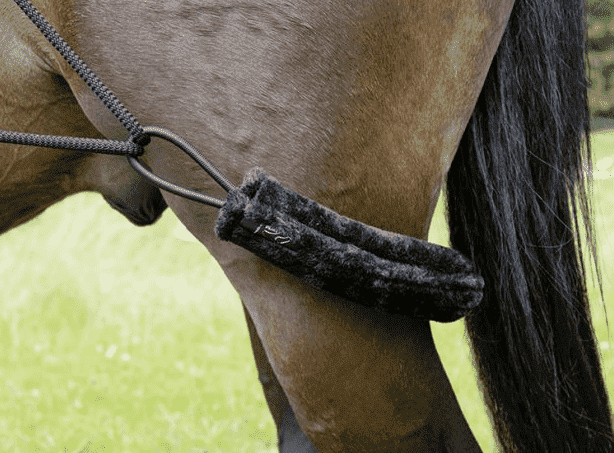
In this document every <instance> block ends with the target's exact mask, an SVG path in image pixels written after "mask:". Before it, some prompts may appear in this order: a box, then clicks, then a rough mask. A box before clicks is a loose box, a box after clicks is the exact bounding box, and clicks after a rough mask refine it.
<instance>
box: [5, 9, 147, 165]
mask: <svg viewBox="0 0 614 453" xmlns="http://www.w3.org/2000/svg"><path fill="white" fill-rule="evenodd" d="M13 1H14V2H15V3H16V4H17V5H18V6H19V7H20V8H21V10H22V11H23V12H24V13H25V14H26V15H27V16H28V18H29V19H30V20H31V21H32V22H33V23H34V25H36V26H37V27H38V29H39V30H40V31H41V32H42V33H43V35H44V36H45V38H47V40H48V41H49V42H50V43H51V44H52V45H53V47H55V48H56V49H57V51H58V52H60V54H61V55H62V57H64V59H65V60H66V61H67V62H68V63H69V64H70V65H71V66H72V68H73V69H74V70H75V71H76V72H77V74H79V76H80V77H81V78H82V79H83V80H84V81H85V83H87V85H88V86H89V87H90V89H91V90H92V91H93V92H94V94H95V95H96V96H98V98H99V99H100V100H101V101H102V102H103V103H104V105H105V106H107V108H108V109H109V110H111V112H112V113H113V114H114V115H115V116H116V117H117V119H118V120H119V121H120V122H121V124H122V125H123V126H124V127H125V128H126V129H127V130H128V132H130V138H129V139H128V140H126V141H118V140H106V139H92V138H79V137H63V136H57V135H40V134H28V133H23V132H13V131H3V130H0V141H1V142H6V143H12V144H15V145H34V146H44V147H47V148H63V149H71V150H81V151H94V152H99V153H105V154H126V155H130V156H140V155H141V154H143V147H144V146H146V145H147V144H148V143H149V141H150V138H149V136H148V135H147V134H145V133H144V132H143V127H142V126H141V125H140V124H139V122H138V121H137V120H136V118H135V117H134V116H133V115H132V113H130V112H129V111H128V109H126V107H124V105H123V104H122V103H121V102H120V101H119V99H117V96H115V94H114V93H113V92H112V91H111V90H110V89H109V88H107V87H106V86H105V84H104V83H103V82H102V81H101V80H100V79H99V78H98V76H97V75H96V74H95V73H94V72H93V71H92V70H91V69H90V68H89V67H88V65H86V64H85V62H84V61H83V60H82V59H81V58H80V57H79V55H77V54H76V53H75V51H74V50H73V49H72V48H71V47H70V46H69V45H68V43H67V42H66V41H64V39H62V37H61V36H60V35H59V34H58V32H57V31H56V29H55V28H53V27H52V26H51V24H50V23H49V22H48V21H47V19H45V18H44V17H43V16H42V15H41V14H40V12H39V11H38V10H37V9H36V7H34V5H32V4H31V3H30V2H29V1H27V0H13Z"/></svg>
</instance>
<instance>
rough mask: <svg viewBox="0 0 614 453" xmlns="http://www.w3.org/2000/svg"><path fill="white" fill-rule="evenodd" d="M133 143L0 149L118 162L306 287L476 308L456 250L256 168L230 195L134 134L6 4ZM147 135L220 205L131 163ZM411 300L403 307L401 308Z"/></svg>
mask: <svg viewBox="0 0 614 453" xmlns="http://www.w3.org/2000/svg"><path fill="white" fill-rule="evenodd" d="M14 1H15V3H17V4H18V5H19V7H20V8H21V9H22V10H23V11H24V13H25V14H26V15H27V16H28V17H29V18H30V20H32V22H33V23H34V24H35V25H36V26H37V27H38V28H39V29H40V30H41V32H42V33H43V34H44V35H45V37H46V38H47V39H48V40H49V41H50V42H51V43H52V44H53V45H54V47H55V48H56V49H57V50H58V51H59V52H60V53H61V55H62V56H63V57H64V58H65V59H66V61H67V62H68V63H70V64H71V66H72V67H73V69H75V71H76V72H77V73H79V75H80V76H81V78H82V79H83V80H85V81H86V82H87V83H88V85H89V86H90V87H91V88H92V91H93V92H94V93H95V94H96V95H97V96H98V97H99V98H100V99H101V101H103V102H104V104H105V105H106V106H107V107H108V108H109V109H110V110H111V111H112V112H113V113H114V114H115V115H116V117H117V118H118V119H119V120H120V121H121V122H122V124H123V125H124V127H126V129H128V130H129V132H130V134H131V136H130V138H129V139H128V140H126V141H125V142H121V141H120V142H118V141H115V140H104V139H81V138H76V137H75V138H73V137H55V136H41V135H38V134H26V133H18V132H11V131H2V130H0V142H4V143H12V144H21V145H36V146H45V147H55V148H62V149H75V150H81V151H89V152H100V153H109V154H126V155H128V159H129V161H130V163H131V165H132V166H133V168H134V169H135V170H136V171H138V172H139V173H140V174H141V175H142V176H143V177H145V178H147V179H148V180H149V181H150V182H151V183H153V184H155V185H157V186H158V187H160V188H162V189H165V190H169V191H171V192H172V193H175V194H177V195H180V196H184V197H186V198H189V199H192V200H195V201H199V202H201V203H205V204H209V205H212V206H215V207H218V208H220V213H219V216H218V221H217V225H216V233H217V235H218V236H219V237H220V239H222V240H226V241H231V242H233V243H235V244H237V245H240V246H241V247H243V248H245V249H247V250H249V251H251V252H253V253H254V254H256V255H257V256H259V257H260V258H263V259H265V260H267V261H269V262H271V263H272V264H274V265H275V266H277V267H280V268H282V269H284V270H286V271H288V272H290V273H292V274H293V275H296V276H298V277H299V278H301V279H303V280H304V281H306V282H307V283H309V284H311V285H313V286H315V287H318V288H321V289H324V290H326V291H329V292H331V293H333V294H336V295H339V296H342V297H344V298H346V299H348V300H351V301H353V302H356V303H359V304H361V305H364V306H367V307H372V308H377V309H379V310H383V311H386V312H388V313H395V314H402V315H405V316H410V317H413V318H424V319H429V320H434V321H440V322H451V321H455V320H457V319H459V318H461V317H463V316H465V315H467V314H468V313H469V312H470V311H471V310H472V309H474V308H475V307H477V306H478V304H479V303H480V301H481V299H482V289H483V287H484V281H483V279H482V278H481V277H480V276H479V275H478V274H477V273H476V271H475V268H474V266H473V265H472V264H471V262H470V261H469V260H468V259H467V258H465V257H464V256H462V255H461V254H460V253H458V252H456V251H455V250H452V249H448V248H445V247H441V246H438V245H436V244H431V243H428V242H426V241H422V240H419V239H416V238H412V237H407V236H403V235H400V234H394V233H390V232H387V231H384V230H380V229H378V228H375V227H370V226H368V225H365V224H364V223H362V222H358V221H355V220H351V219H348V218H347V217H344V216H342V215H340V214H338V213H336V212H334V211H333V210H331V209H328V208H326V207H324V206H322V205H320V204H319V203H317V202H315V201H312V200H309V199H307V198H305V197H302V196H301V195H299V194H297V193H294V192H292V191H291V190H289V189H287V188H285V187H283V186H282V185H281V184H280V183H279V182H277V181H275V180H274V179H272V178H270V177H269V176H268V175H267V174H266V173H265V172H264V171H262V170H261V169H258V168H254V169H253V170H252V171H250V172H249V173H248V174H247V175H246V176H245V178H244V180H243V183H242V184H241V185H240V187H239V188H238V189H237V188H235V187H234V186H233V184H232V183H231V182H230V181H229V180H228V179H227V178H226V177H225V176H224V175H223V174H222V173H220V172H219V170H217V169H216V168H215V167H214V166H213V165H212V164H211V163H210V162H209V161H208V160H207V159H205V158H203V157H202V156H201V155H200V154H199V153H198V151H196V149H195V148H194V147H193V146H191V145H190V144H189V143H188V142H187V141H185V140H184V139H183V138H181V137H179V136H177V134H174V133H172V132H170V131H166V130H165V129H163V128H158V127H155V126H149V127H145V128H143V127H141V126H140V124H139V123H138V121H137V120H136V119H135V118H134V116H133V115H132V114H131V113H130V112H128V110H127V109H125V107H124V106H123V105H122V104H121V102H119V100H118V99H117V97H116V96H115V95H114V94H113V93H112V92H111V91H110V90H109V89H108V88H107V87H106V86H105V85H104V84H103V83H102V81H100V79H99V78H98V77H97V76H96V75H95V74H94V73H93V72H92V71H91V70H90V69H89V68H88V67H87V65H86V64H85V63H84V62H83V61H82V60H81V58H80V57H79V56H78V55H77V54H76V53H75V52H74V51H73V50H72V49H71V48H70V46H68V44H67V43H66V42H65V41H64V40H63V39H62V38H61V37H60V36H59V34H58V33H57V31H56V30H55V29H54V28H53V27H52V26H51V25H50V24H49V23H48V22H47V21H46V20H45V18H44V17H42V16H41V14H40V13H39V12H38V11H37V10H36V8H35V7H34V6H33V5H32V4H31V3H30V2H29V1H28V0H14ZM150 136H158V137H162V138H164V139H166V140H168V141H171V142H172V143H173V144H175V145H176V146H178V147H180V149H181V150H183V151H184V152H186V153H188V154H189V155H190V157H192V158H193V159H194V160H195V161H197V162H198V164H199V165H200V166H201V167H202V168H203V169H204V170H205V171H207V173H208V174H209V175H210V176H212V177H213V178H214V179H215V180H216V182H218V184H220V185H221V186H222V187H223V188H224V189H225V190H226V191H230V193H229V195H228V198H227V200H226V202H223V201H221V200H218V199H215V198H213V197H210V196H207V195H204V194H201V193H197V192H194V191H191V190H189V189H185V188H183V187H180V186H177V185H175V184H172V183H169V182H168V181H166V180H164V179H162V178H160V177H158V176H156V175H154V174H153V173H152V172H150V171H149V170H148V169H147V168H146V167H145V166H143V165H142V164H141V163H140V162H139V161H138V159H137V156H138V155H141V154H143V152H144V150H143V146H146V145H147V144H148V143H149V141H150ZM409 301H410V302H409Z"/></svg>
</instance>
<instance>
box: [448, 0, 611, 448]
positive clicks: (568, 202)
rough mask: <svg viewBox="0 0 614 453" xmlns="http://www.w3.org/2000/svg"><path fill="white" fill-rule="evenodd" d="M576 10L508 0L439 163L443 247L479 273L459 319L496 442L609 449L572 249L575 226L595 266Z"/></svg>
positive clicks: (576, 3)
mask: <svg viewBox="0 0 614 453" xmlns="http://www.w3.org/2000/svg"><path fill="white" fill-rule="evenodd" d="M584 18H585V16H584V5H583V2H582V1H581V0H516V4H515V6H514V9H513V11H512V14H511V17H510V21H509V23H508V26H507V29H506V31H505V33H504V36H503V39H502V41H501V44H500V47H499V49H498V51H497V54H496V56H495V58H494V61H493V64H492V66H491V68H490V72H489V74H488V77H487V80H486V83H485V85H484V88H483V90H482V93H481V95H480V98H479V100H478V104H477V106H476V108H475V111H474V113H473V116H472V118H471V120H470V122H469V125H468V126H467V129H466V131H465V134H464V136H463V138H462V140H461V145H460V148H459V150H458V153H457V155H456V157H455V159H454V162H453V164H452V168H451V170H450V172H449V174H448V180H447V195H448V221H449V224H450V236H451V242H452V246H453V247H455V248H457V249H458V250H460V251H461V252H463V253H465V254H467V256H469V257H471V258H472V259H473V260H475V262H476V264H477V267H478V269H479V271H480V272H481V273H482V275H483V276H484V278H485V282H486V288H485V294H484V301H483V302H482V305H481V306H480V307H479V308H478V310H477V311H476V312H475V313H474V314H471V315H470V316H469V317H468V319H467V329H468V333H469V337H470V339H471V344H472V347H473V351H474V355H475V359H476V362H477V367H478V372H479V378H480V380H481V382H482V384H483V386H484V389H485V399H486V403H487V405H488V407H489V409H490V412H491V417H492V419H493V423H494V426H495V430H496V433H497V436H498V438H499V442H500V443H501V446H502V447H503V451H505V452H511V451H518V452H540V453H541V452H556V453H560V452H579V451H582V452H606V451H607V452H611V451H614V436H613V432H612V418H611V412H610V406H609V403H608V397H607V392H606V389H605V385H604V381H603V377H602V375H601V368H600V364H599V354H598V350H597V347H596V340H595V335H594V331H593V328H592V325H591V321H590V312H589V303H588V297H587V290H586V268H585V260H584V258H583V256H582V249H581V236H582V235H583V234H585V235H586V241H587V244H588V245H589V252H590V254H591V257H592V259H593V260H594V264H595V266H596V256H595V242H594V235H593V227H592V223H591V222H592V221H591V217H590V215H591V211H590V204H589V201H588V198H587V180H586V178H587V176H588V175H587V173H590V172H587V171H586V167H585V166H586V165H589V164H588V162H590V147H589V143H588V134H589V113H588V106H587V95H586V90H587V83H586V76H585V60H584V58H585V25H584V24H585V20H584ZM583 145H584V146H583ZM582 225H583V227H584V228H583V229H582Z"/></svg>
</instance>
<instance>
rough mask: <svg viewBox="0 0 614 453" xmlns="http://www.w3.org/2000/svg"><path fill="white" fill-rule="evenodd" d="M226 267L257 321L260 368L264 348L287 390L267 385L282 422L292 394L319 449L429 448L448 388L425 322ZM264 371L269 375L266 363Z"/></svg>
mask: <svg viewBox="0 0 614 453" xmlns="http://www.w3.org/2000/svg"><path fill="white" fill-rule="evenodd" d="M239 263H241V264H239ZM222 267H224V269H225V271H226V274H227V275H228V276H229V278H230V280H231V282H232V283H233V284H234V285H235V287H236V288H237V290H238V291H239V293H240V294H241V297H242V299H243V301H244V304H245V307H246V310H247V311H248V319H250V318H251V319H252V320H253V327H254V328H255V332H254V331H253V330H252V332H251V335H252V340H253V339H254V338H256V334H257V337H259V339H258V341H257V342H256V343H257V345H258V347H255V348H254V351H255V354H256V360H257V362H260V364H261V365H262V362H261V361H262V357H260V359H259V355H260V354H262V351H259V348H260V347H262V348H263V350H264V352H265V353H266V358H268V362H270V367H271V370H272V371H273V372H274V377H276V379H277V381H278V382H279V385H280V386H281V387H282V388H283V392H281V391H280V389H279V388H276V386H275V388H274V389H272V390H269V391H267V390H266V388H265V394H266V393H268V395H267V396H268V398H267V401H268V402H269V405H270V406H271V401H272V402H273V404H272V407H271V409H272V412H273V416H274V418H275V419H276V423H277V424H278V426H279V424H280V418H281V416H282V414H281V413H280V411H281V409H282V407H281V406H282V404H280V401H281V400H284V401H285V398H286V397H287V400H288V402H289V403H290V406H291V407H292V409H293V411H294V414H296V419H297V421H298V423H299V425H300V427H301V429H302V430H303V432H305V433H306V434H307V436H308V437H309V438H310V439H311V441H312V442H313V444H314V445H315V446H316V448H317V449H318V450H319V451H320V452H322V453H324V452H345V451H348V452H349V451H352V452H362V451H365V452H367V451H368V452H372V451H378V452H400V451H413V449H414V448H418V449H422V448H426V447H425V446H426V444H425V439H429V441H428V443H429V444H434V443H436V442H435V441H434V440H433V439H432V436H433V435H435V437H437V436H438V435H439V434H438V433H439V432H441V431H442V430H443V429H444V427H443V426H438V424H437V422H436V419H437V418H438V415H439V413H440V409H441V407H442V404H441V395H442V394H445V393H446V391H447V389H448V388H449V385H448V386H446V385H447V381H446V380H445V377H444V375H443V370H442V369H441V365H440V361H439V358H438V356H437V353H436V351H435V348H434V344H433V340H432V337H431V333H430V328H429V325H428V322H425V321H417V320H412V319H407V318H402V317H398V316H390V315H387V314H384V313H377V312H374V311H372V310H368V309H365V308H363V307H360V306H357V305H355V304H348V303H347V301H344V300H342V299H339V298H336V297H335V296H332V295H330V294H328V293H325V292H321V291H317V290H315V289H313V288H310V287H307V286H305V285H304V284H303V283H302V282H300V281H299V280H298V279H296V278H295V277H293V276H291V275H289V274H287V273H285V272H284V271H281V270H279V269H277V268H274V267H273V266H270V265H269V264H268V263H265V262H263V261H261V260H259V259H257V258H255V257H251V256H249V257H246V258H245V260H241V261H233V262H232V264H231V265H226V266H225V265H224V263H222ZM248 322H249V321H248ZM260 339H261V340H262V342H261V343H260ZM261 369H263V370H265V374H266V375H267V376H270V374H269V373H268V372H267V370H268V367H267V366H266V365H265V366H264V367H262V368H261ZM444 381H445V382H444ZM276 384H277V382H275V385H276ZM275 411H277V413H276V412H275ZM431 447H433V445H430V446H429V449H430V448H431ZM416 451H417V450H416Z"/></svg>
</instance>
